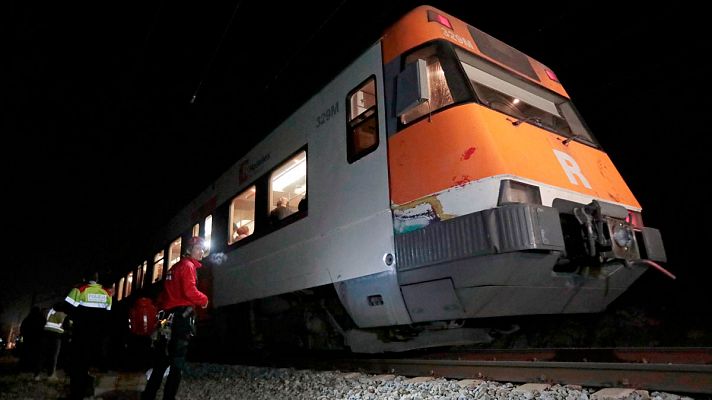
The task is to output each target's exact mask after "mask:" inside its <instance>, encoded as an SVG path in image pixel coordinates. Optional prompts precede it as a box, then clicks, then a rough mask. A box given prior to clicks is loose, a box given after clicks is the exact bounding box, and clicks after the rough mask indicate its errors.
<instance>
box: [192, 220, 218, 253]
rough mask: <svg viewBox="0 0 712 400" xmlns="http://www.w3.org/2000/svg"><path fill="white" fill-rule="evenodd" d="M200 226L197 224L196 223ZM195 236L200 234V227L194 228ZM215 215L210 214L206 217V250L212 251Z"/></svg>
mask: <svg viewBox="0 0 712 400" xmlns="http://www.w3.org/2000/svg"><path fill="white" fill-rule="evenodd" d="M195 226H196V227H197V226H198V225H197V224H196V225H195ZM193 236H200V229H197V230H196V229H193ZM212 240H213V216H212V215H208V216H207V217H205V247H206V252H207V253H210V249H211V248H212V247H213V244H212Z"/></svg>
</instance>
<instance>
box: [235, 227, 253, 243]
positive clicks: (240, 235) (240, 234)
mask: <svg viewBox="0 0 712 400" xmlns="http://www.w3.org/2000/svg"><path fill="white" fill-rule="evenodd" d="M248 236H250V227H249V226H247V225H242V226H240V227H237V228H235V230H234V231H233V238H234V239H235V240H242V239H244V238H246V237H248Z"/></svg>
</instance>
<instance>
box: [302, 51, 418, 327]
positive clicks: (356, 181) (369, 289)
mask: <svg viewBox="0 0 712 400" xmlns="http://www.w3.org/2000/svg"><path fill="white" fill-rule="evenodd" d="M334 83H335V84H336V85H335V86H337V87H338V89H337V90H340V91H341V92H342V93H343V94H344V95H345V99H343V97H342V99H343V100H342V102H343V103H341V102H340V103H339V104H344V116H343V118H339V119H340V121H339V124H340V126H339V129H338V131H340V132H341V133H340V134H338V135H337V136H338V138H334V139H338V142H340V144H339V145H338V146H337V148H340V149H339V151H333V150H334V149H327V148H322V147H320V146H316V147H317V148H319V149H321V150H324V151H327V152H329V154H328V155H326V154H315V159H317V160H318V159H320V156H324V157H329V158H332V160H333V162H331V163H328V164H329V165H333V167H331V168H329V170H328V171H324V175H323V176H320V178H321V179H318V180H317V181H316V183H315V187H314V189H315V191H316V190H322V189H323V190H325V191H328V192H329V193H324V195H323V196H319V197H320V198H321V199H324V200H326V201H328V202H329V204H323V205H322V206H317V207H318V208H319V209H320V210H323V214H321V215H320V217H319V218H320V221H321V222H320V223H321V224H322V228H323V229H321V231H322V232H330V233H328V234H327V235H326V237H325V240H326V243H324V247H323V251H324V253H323V258H322V261H327V264H328V265H329V272H330V274H331V278H332V281H333V282H334V284H335V287H336V289H337V293H338V295H339V297H340V299H341V302H342V304H344V306H345V307H346V309H347V310H348V312H349V314H350V315H351V317H352V318H353V319H354V321H355V322H356V324H357V325H358V326H360V327H370V326H381V325H392V324H404V323H409V322H410V318H409V317H408V314H407V311H406V309H405V306H404V305H403V300H402V295H401V293H400V289H399V287H398V284H397V279H396V275H395V252H394V236H393V218H392V213H391V208H390V196H389V182H388V162H387V154H388V152H387V139H386V129H385V101H384V94H383V93H384V90H383V67H382V59H381V46H380V44H379V45H375V46H373V47H372V48H371V49H370V50H369V51H367V52H366V53H364V54H363V55H362V56H361V57H359V58H358V59H357V60H356V61H355V62H354V63H353V64H351V65H350V66H349V67H348V68H347V70H346V71H344V73H343V74H341V75H340V76H339V77H338V78H337V79H336V80H335V82H334ZM335 89H336V88H335ZM342 96H343V95H342ZM337 126H338V125H337ZM344 128H345V131H344ZM315 175H316V171H315ZM317 184H318V185H319V188H316V185H317ZM311 209H312V208H311V205H310V212H311Z"/></svg>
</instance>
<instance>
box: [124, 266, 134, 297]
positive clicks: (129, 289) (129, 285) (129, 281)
mask: <svg viewBox="0 0 712 400" xmlns="http://www.w3.org/2000/svg"><path fill="white" fill-rule="evenodd" d="M133 287H134V277H133V271H129V273H128V274H126V288H125V291H124V297H129V296H131V293H133Z"/></svg>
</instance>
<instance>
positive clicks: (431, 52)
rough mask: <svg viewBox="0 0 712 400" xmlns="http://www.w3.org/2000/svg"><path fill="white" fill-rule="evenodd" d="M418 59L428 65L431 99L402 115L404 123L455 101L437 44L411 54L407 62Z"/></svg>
mask: <svg viewBox="0 0 712 400" xmlns="http://www.w3.org/2000/svg"><path fill="white" fill-rule="evenodd" d="M418 59H423V60H425V64H426V66H427V71H428V77H427V78H428V87H429V92H430V97H429V98H430V101H426V102H424V103H422V104H420V105H418V106H417V107H415V108H413V109H412V110H410V111H408V112H406V113H404V114H403V115H401V117H400V122H401V123H402V124H404V125H405V124H408V123H410V122H412V121H414V120H416V119H418V118H420V117H422V116H424V115H427V114H428V113H432V112H435V111H436V110H438V109H440V108H443V107H445V106H448V105H450V104H453V103H454V101H455V100H454V98H453V94H452V91H451V90H450V86H449V85H448V82H447V79H446V76H445V71H444V70H443V66H442V63H441V60H440V56H439V54H437V46H429V47H426V48H423V49H421V50H418V51H416V52H414V53H412V54H410V55H409V56H408V57H407V58H406V60H405V63H406V64H408V63H412V62H416V61H417V60H418Z"/></svg>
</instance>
